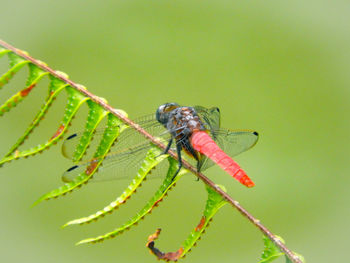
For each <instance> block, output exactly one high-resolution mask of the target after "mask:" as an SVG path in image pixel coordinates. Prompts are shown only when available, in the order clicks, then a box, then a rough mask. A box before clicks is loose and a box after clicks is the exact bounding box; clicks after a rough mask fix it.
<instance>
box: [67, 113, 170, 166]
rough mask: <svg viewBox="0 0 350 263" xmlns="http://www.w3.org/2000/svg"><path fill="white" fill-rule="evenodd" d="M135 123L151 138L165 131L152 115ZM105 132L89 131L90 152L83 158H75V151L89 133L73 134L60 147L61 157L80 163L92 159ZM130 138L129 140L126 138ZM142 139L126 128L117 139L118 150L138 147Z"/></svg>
mask: <svg viewBox="0 0 350 263" xmlns="http://www.w3.org/2000/svg"><path fill="white" fill-rule="evenodd" d="M135 123H137V124H139V125H140V126H142V127H143V128H144V129H145V130H146V131H147V132H149V133H151V134H152V135H153V136H159V134H161V133H162V132H164V131H165V129H164V128H163V126H162V125H161V124H160V123H158V122H157V121H156V120H155V116H154V114H150V115H146V116H143V117H140V118H137V119H135ZM104 132H105V128H99V129H96V130H94V131H90V133H92V137H91V140H90V141H89V142H88V144H89V148H90V150H88V151H87V152H86V153H85V154H84V156H82V157H79V158H77V156H76V155H75V154H76V151H77V149H78V148H77V147H78V145H79V144H80V143H81V142H82V141H84V140H87V137H88V136H90V135H89V133H87V132H85V131H82V132H78V133H74V134H72V135H70V136H68V137H67V138H66V139H65V141H64V142H63V145H62V155H63V156H64V157H66V158H68V159H72V160H73V161H74V162H76V163H78V162H82V161H88V160H90V159H92V158H93V154H94V150H95V149H96V147H97V145H98V144H99V143H100V141H101V139H102V136H103V134H104ZM128 137H130V138H128ZM144 140H145V139H144V137H142V136H137V132H133V129H131V128H127V129H126V130H125V131H124V132H122V133H121V135H120V136H119V137H118V138H117V141H118V145H119V146H118V148H120V147H124V148H128V147H131V146H132V145H138V144H140V143H142V142H144Z"/></svg>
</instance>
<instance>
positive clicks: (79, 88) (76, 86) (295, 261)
mask: <svg viewBox="0 0 350 263" xmlns="http://www.w3.org/2000/svg"><path fill="white" fill-rule="evenodd" d="M0 45H1V46H3V47H4V48H6V49H9V50H11V51H13V52H14V53H16V54H17V55H19V56H21V57H23V58H24V59H26V60H29V61H31V62H32V63H33V64H34V65H36V66H37V67H39V68H41V69H43V70H45V71H47V72H50V74H52V75H53V76H55V77H56V78H58V79H60V80H62V81H64V82H65V83H67V84H69V85H70V86H71V87H73V88H74V89H76V90H77V91H79V92H80V93H82V94H84V95H85V96H87V97H89V98H90V99H91V100H92V101H94V102H95V103H97V104H99V105H100V106H101V107H103V108H104V109H105V110H106V111H109V112H110V113H112V114H113V115H115V116H116V117H118V118H119V119H120V120H121V121H122V122H124V123H125V124H127V125H129V126H130V127H132V128H133V129H135V130H136V131H138V132H139V133H140V134H142V135H143V136H144V137H145V138H147V139H148V140H150V141H151V142H152V143H153V144H155V145H157V146H158V147H159V148H161V149H163V150H165V148H166V146H165V145H164V144H162V143H161V142H159V141H158V140H157V139H156V138H154V137H153V136H152V135H151V134H149V133H148V132H147V131H145V130H144V129H143V128H142V127H141V126H140V125H138V124H137V123H135V122H133V121H132V120H130V119H129V118H127V117H125V116H124V115H123V114H122V113H121V112H120V111H118V110H116V109H114V108H113V107H112V106H110V105H109V104H107V103H106V102H105V101H104V100H102V99H101V98H100V97H98V96H96V95H94V94H92V93H91V92H89V91H87V90H86V89H85V88H84V87H83V86H82V85H80V84H77V83H75V82H73V81H72V80H69V79H68V78H66V77H65V76H63V75H62V74H60V72H56V71H55V70H53V69H51V68H50V67H48V66H47V65H46V64H44V63H42V62H41V61H39V60H36V59H34V58H32V57H31V56H29V55H28V54H27V53H26V52H23V51H22V50H20V49H17V48H15V47H13V46H11V45H10V44H8V43H6V42H4V41H3V40H1V39H0ZM168 153H169V155H171V157H172V158H174V159H176V160H178V157H177V155H176V153H174V152H173V151H171V150H169V151H168ZM182 163H183V167H185V168H186V169H188V170H189V171H191V172H192V173H193V174H195V175H196V176H197V177H198V178H200V179H201V180H202V181H203V182H204V183H205V184H207V185H209V186H210V187H211V188H212V189H214V190H215V191H216V192H217V193H218V194H220V195H221V196H222V197H223V198H225V199H226V200H227V202H229V203H230V204H231V205H232V206H233V207H235V208H236V209H237V210H238V211H239V212H240V213H241V214H242V215H243V216H244V217H246V218H247V219H248V220H249V221H250V222H251V223H253V225H255V226H256V227H257V228H259V229H260V231H261V232H262V233H263V234H264V235H266V236H267V237H268V238H269V239H271V241H272V242H273V243H274V244H275V245H276V246H277V247H278V248H279V249H280V250H281V251H282V252H283V253H285V254H286V256H287V257H288V258H289V259H290V260H291V261H292V262H293V263H302V261H301V260H300V259H299V257H298V256H297V255H295V254H294V253H293V252H292V251H291V250H290V249H289V248H287V247H286V246H285V244H283V243H282V242H281V241H280V240H279V239H278V238H277V237H276V236H275V235H274V234H272V232H271V231H270V230H269V229H267V228H266V227H265V226H264V225H263V224H262V223H261V222H260V220H258V219H256V218H255V217H254V216H253V215H252V214H250V213H249V212H248V211H247V210H246V209H244V208H243V207H242V206H241V205H240V204H239V202H238V201H236V200H234V199H233V198H232V197H231V196H229V195H228V194H227V193H225V192H224V191H223V190H221V189H220V188H219V187H217V186H216V185H215V183H214V182H213V181H211V180H210V179H209V178H207V177H206V176H205V175H203V174H202V173H200V172H197V169H196V168H195V167H193V166H192V165H191V164H189V163H188V162H186V161H185V160H183V161H182Z"/></svg>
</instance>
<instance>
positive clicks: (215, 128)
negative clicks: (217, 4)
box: [62, 103, 259, 187]
mask: <svg viewBox="0 0 350 263" xmlns="http://www.w3.org/2000/svg"><path fill="white" fill-rule="evenodd" d="M134 121H135V123H137V124H139V125H140V126H141V127H142V128H143V129H145V130H146V131H147V132H149V133H150V134H152V135H153V136H155V137H157V138H161V139H162V140H164V141H166V142H167V146H166V149H165V150H164V151H163V153H162V154H167V152H168V151H169V150H170V149H171V150H174V151H176V153H177V155H178V169H177V171H176V173H175V175H174V177H173V178H175V177H176V175H177V174H178V172H179V171H180V169H181V168H182V163H183V159H185V160H187V161H190V163H191V164H193V165H195V166H196V167H197V171H198V172H201V171H204V170H206V169H207V168H209V167H211V166H213V165H214V164H217V165H218V166H219V167H221V168H222V169H223V170H224V171H225V172H227V173H228V174H229V175H231V176H232V177H233V178H235V179H236V180H238V181H239V182H240V183H241V184H243V185H245V186H247V187H253V186H254V183H253V181H252V180H251V179H250V178H249V177H248V175H247V174H246V172H245V171H244V170H243V169H242V168H241V167H240V166H239V165H238V164H237V163H236V162H235V161H234V160H233V159H232V157H234V156H236V155H238V154H240V153H242V152H244V151H246V150H248V149H250V148H251V147H253V146H254V145H255V144H256V142H257V140H258V136H259V135H258V133H257V132H256V131H253V130H230V129H225V128H220V110H219V108H217V107H212V108H205V107H202V106H194V107H190V106H180V105H179V104H177V103H165V104H163V105H161V106H159V107H158V109H157V111H156V113H155V114H151V115H146V116H143V117H140V118H137V119H135V120H134ZM102 133H103V131H102V130H100V131H96V133H95V135H94V139H95V140H96V138H97V137H99V136H101V135H102ZM81 136H82V133H80V134H79V133H76V134H73V135H71V136H69V137H68V138H67V139H66V140H65V141H64V143H63V146H62V153H63V155H64V156H65V157H67V158H70V159H72V156H73V153H74V149H75V145H76V144H77V142H79V140H80V138H81ZM150 147H151V145H150V143H149V141H148V140H147V139H145V138H144V137H143V136H142V135H140V133H138V132H137V131H136V130H134V129H132V128H130V127H129V128H127V129H126V130H124V131H123V132H121V134H120V136H119V137H118V142H117V143H116V144H115V145H114V146H113V149H111V151H110V153H109V154H107V155H106V156H105V157H104V160H103V167H102V169H101V168H100V169H99V170H98V172H97V173H98V174H99V173H105V171H106V170H110V171H113V172H112V173H113V175H112V178H125V177H130V176H131V175H135V171H134V169H133V168H137V169H138V168H139V165H140V164H141V162H142V160H143V159H144V158H145V156H146V154H147V152H148V150H149V149H150ZM183 153H184V154H183ZM92 162H96V158H90V157H87V160H82V161H80V162H79V163H77V164H76V165H74V166H72V167H70V168H69V169H68V170H67V171H66V172H65V173H64V174H63V176H62V180H63V181H64V182H70V181H72V180H73V179H74V178H75V177H76V176H77V175H79V174H80V173H81V172H83V171H84V170H86V169H87V167H89V166H90V165H91V164H92Z"/></svg>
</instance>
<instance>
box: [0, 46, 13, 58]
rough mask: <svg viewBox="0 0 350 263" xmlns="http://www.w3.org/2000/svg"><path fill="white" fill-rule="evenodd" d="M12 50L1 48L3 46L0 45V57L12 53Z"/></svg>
mask: <svg viewBox="0 0 350 263" xmlns="http://www.w3.org/2000/svg"><path fill="white" fill-rule="evenodd" d="M10 52H11V51H10V50H8V49H4V48H1V47H0V58H1V57H2V56H3V55H5V54H7V53H10Z"/></svg>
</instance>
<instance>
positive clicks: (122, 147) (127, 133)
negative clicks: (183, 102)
mask: <svg viewBox="0 0 350 263" xmlns="http://www.w3.org/2000/svg"><path fill="white" fill-rule="evenodd" d="M152 127H153V128H152V129H148V130H153V131H155V130H156V131H157V132H159V131H162V130H163V132H162V133H161V137H162V138H163V139H164V140H169V139H170V134H169V133H168V132H166V131H165V129H164V128H163V129H161V127H160V126H156V127H155V126H152ZM158 137H159V136H158ZM150 145H151V144H150V142H149V141H148V140H146V139H145V138H144V137H143V136H142V135H141V134H139V133H138V132H137V131H135V130H134V129H132V128H127V129H126V130H124V131H123V132H122V133H121V134H120V136H119V137H118V141H117V142H116V143H115V144H114V145H113V146H112V147H111V150H110V152H109V153H108V155H107V156H106V157H105V159H104V160H103V162H102V165H101V166H100V167H99V169H98V171H97V172H96V173H95V175H94V180H96V181H99V180H113V179H116V178H129V177H134V176H135V175H136V173H137V171H138V169H139V168H140V166H141V163H142V161H143V159H144V158H145V157H146V154H147V151H148V150H149V148H150ZM98 161H99V160H98V159H96V158H95V159H93V158H92V159H90V160H89V161H85V162H80V163H79V164H76V165H74V166H72V167H71V168H69V169H68V170H67V171H66V172H65V173H64V174H63V175H62V180H63V181H64V182H70V181H72V180H73V179H74V178H75V177H76V176H78V175H79V174H81V173H84V172H85V171H86V170H87V169H88V167H89V166H90V165H91V164H92V163H93V162H98ZM157 170H159V169H157ZM163 174H164V173H163Z"/></svg>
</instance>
